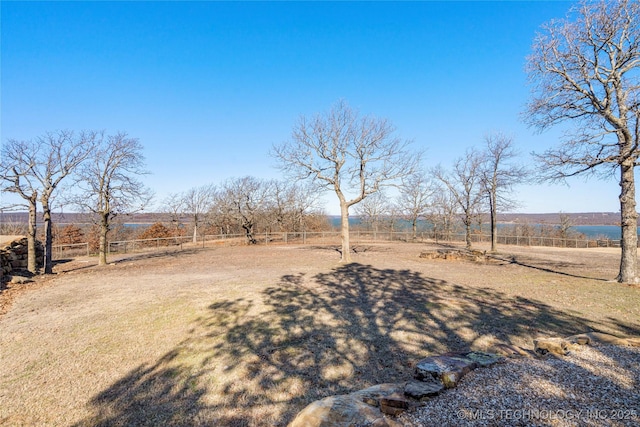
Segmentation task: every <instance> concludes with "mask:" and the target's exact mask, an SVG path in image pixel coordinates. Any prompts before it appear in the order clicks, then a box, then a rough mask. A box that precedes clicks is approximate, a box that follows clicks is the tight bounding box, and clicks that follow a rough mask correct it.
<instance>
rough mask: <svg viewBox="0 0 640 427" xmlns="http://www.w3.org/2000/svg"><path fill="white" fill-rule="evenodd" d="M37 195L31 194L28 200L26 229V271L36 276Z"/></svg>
mask: <svg viewBox="0 0 640 427" xmlns="http://www.w3.org/2000/svg"><path fill="white" fill-rule="evenodd" d="M37 200H38V195H37V194H36V193H33V195H32V196H31V199H29V226H28V229H27V270H29V272H31V273H33V274H36V273H37V272H38V263H37V261H36V229H37V228H36V227H37V225H36V209H37V206H36V201H37Z"/></svg>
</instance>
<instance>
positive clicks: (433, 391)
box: [404, 378, 444, 400]
mask: <svg viewBox="0 0 640 427" xmlns="http://www.w3.org/2000/svg"><path fill="white" fill-rule="evenodd" d="M425 379H427V380H428V378H425ZM442 390H444V384H442V383H441V382H440V381H437V380H435V379H434V380H433V381H409V382H408V383H407V385H405V386H404V394H405V396H407V397H410V398H412V399H415V400H425V399H428V398H430V397H435V396H437V395H439V394H440V393H441V392H442Z"/></svg>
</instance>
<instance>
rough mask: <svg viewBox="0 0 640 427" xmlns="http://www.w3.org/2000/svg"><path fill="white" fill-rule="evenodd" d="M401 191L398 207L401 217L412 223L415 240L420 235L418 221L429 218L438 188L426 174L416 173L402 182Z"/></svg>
mask: <svg viewBox="0 0 640 427" xmlns="http://www.w3.org/2000/svg"><path fill="white" fill-rule="evenodd" d="M399 190H400V193H399V195H398V202H397V206H398V209H399V210H400V213H401V215H402V216H403V217H404V218H405V219H406V220H407V221H409V222H410V223H411V229H412V231H413V238H414V239H415V238H416V237H417V235H418V220H420V219H421V218H422V219H424V218H425V217H426V216H427V213H428V211H429V206H430V205H431V204H432V203H433V200H432V197H433V195H434V193H435V191H436V186H435V185H434V183H433V182H432V181H431V179H429V177H428V176H427V174H426V173H425V172H423V171H416V172H415V173H413V174H411V175H409V176H407V177H405V179H403V180H402V184H401V185H400V188H399Z"/></svg>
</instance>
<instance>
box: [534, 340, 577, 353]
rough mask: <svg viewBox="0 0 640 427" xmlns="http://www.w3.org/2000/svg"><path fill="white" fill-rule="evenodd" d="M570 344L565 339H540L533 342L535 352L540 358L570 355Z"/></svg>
mask: <svg viewBox="0 0 640 427" xmlns="http://www.w3.org/2000/svg"><path fill="white" fill-rule="evenodd" d="M570 344H571V343H570V342H569V341H567V340H565V339H564V338H538V339H536V340H533V346H534V347H533V351H535V353H536V354H538V355H540V356H544V355H547V354H553V355H556V356H565V355H567V354H568V353H569V345H570Z"/></svg>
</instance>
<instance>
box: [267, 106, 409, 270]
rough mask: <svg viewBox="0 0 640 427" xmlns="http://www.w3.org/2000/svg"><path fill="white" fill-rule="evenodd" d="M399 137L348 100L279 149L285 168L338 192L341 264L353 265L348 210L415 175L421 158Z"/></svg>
mask: <svg viewBox="0 0 640 427" xmlns="http://www.w3.org/2000/svg"><path fill="white" fill-rule="evenodd" d="M408 145H409V142H408V141H404V140H401V139H400V138H398V137H396V136H395V127H394V126H393V125H392V124H391V123H390V122H389V121H388V120H387V119H382V118H376V117H370V116H366V117H361V116H360V115H359V114H358V113H357V112H356V111H354V110H352V109H351V108H350V107H349V105H348V104H347V103H346V102H345V101H339V102H338V103H336V104H335V105H334V106H333V107H332V108H331V110H330V111H329V112H327V113H325V114H318V115H316V116H315V117H313V118H307V117H304V116H303V117H301V118H300V120H299V121H298V123H297V124H296V125H295V126H294V128H293V132H292V135H291V139H290V140H289V141H287V142H285V143H283V144H280V145H275V146H274V147H273V150H272V155H273V156H274V157H275V158H276V159H277V160H278V161H279V165H280V168H281V169H282V170H283V171H285V172H286V173H287V174H289V175H290V176H292V177H294V178H297V179H300V180H310V181H312V182H314V183H315V184H317V186H318V189H320V190H330V191H333V192H335V194H336V196H337V198H338V201H339V203H340V217H341V227H340V230H341V239H342V256H341V261H342V262H350V261H351V252H350V245H349V208H350V207H351V206H353V205H355V204H357V203H359V202H361V201H362V200H363V199H364V198H366V197H367V196H369V195H371V194H374V193H376V192H377V191H379V190H380V189H381V188H382V187H383V186H386V185H390V184H394V183H396V182H397V181H398V180H399V179H401V178H402V177H404V176H406V175H408V174H410V173H411V172H412V171H413V170H414V168H415V165H416V164H417V161H418V159H419V156H418V155H417V154H416V153H410V151H409V150H408V148H409V147H408Z"/></svg>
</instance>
